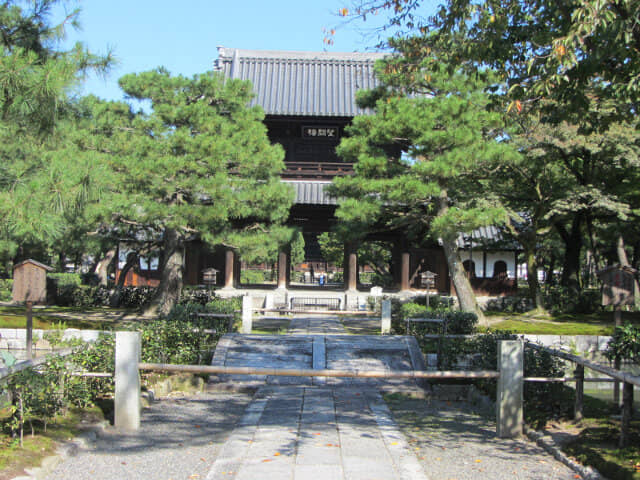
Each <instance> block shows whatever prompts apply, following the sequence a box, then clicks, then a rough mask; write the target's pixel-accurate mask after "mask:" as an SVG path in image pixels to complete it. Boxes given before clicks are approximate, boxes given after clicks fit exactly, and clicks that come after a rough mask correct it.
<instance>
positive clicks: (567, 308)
mask: <svg viewBox="0 0 640 480" xmlns="http://www.w3.org/2000/svg"><path fill="white" fill-rule="evenodd" d="M542 297H543V303H544V307H545V308H546V309H547V310H549V311H550V312H551V313H593V312H596V311H597V310H598V309H599V308H600V291H599V290H597V289H585V290H582V291H580V292H575V291H573V290H570V289H568V288H566V287H562V286H549V287H548V288H546V289H545V290H544V291H543V295H542Z"/></svg>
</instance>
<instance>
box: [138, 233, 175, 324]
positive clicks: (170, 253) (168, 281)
mask: <svg viewBox="0 0 640 480" xmlns="http://www.w3.org/2000/svg"><path fill="white" fill-rule="evenodd" d="M163 252H164V260H163V265H162V276H161V278H160V285H158V288H157V290H156V293H155V295H154V297H153V299H152V300H151V304H150V305H149V307H147V309H146V310H145V312H144V315H145V316H153V315H156V314H160V315H167V314H168V313H169V312H170V311H171V309H172V308H173V307H174V305H175V304H176V303H178V300H180V294H181V293H182V283H183V275H184V242H183V239H182V237H181V236H180V235H179V234H178V232H177V231H176V230H175V229H172V228H167V229H165V231H164V238H163Z"/></svg>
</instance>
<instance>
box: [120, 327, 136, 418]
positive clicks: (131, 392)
mask: <svg viewBox="0 0 640 480" xmlns="http://www.w3.org/2000/svg"><path fill="white" fill-rule="evenodd" d="M140 353H141V342H140V332H116V370H115V384H116V391H115V399H114V403H115V418H114V423H115V426H116V428H120V429H124V430H137V429H138V428H140V408H141V405H140V372H139V371H138V363H140Z"/></svg>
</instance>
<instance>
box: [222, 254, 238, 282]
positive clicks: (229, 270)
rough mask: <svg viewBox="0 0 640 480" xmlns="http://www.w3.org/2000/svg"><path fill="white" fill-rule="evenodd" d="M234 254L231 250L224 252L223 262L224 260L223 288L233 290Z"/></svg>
mask: <svg viewBox="0 0 640 480" xmlns="http://www.w3.org/2000/svg"><path fill="white" fill-rule="evenodd" d="M235 257H236V254H235V253H234V252H233V250H231V249H228V250H227V251H226V252H225V257H224V258H225V260H224V288H234V286H235V285H234V275H233V271H234V268H233V267H234V264H235V260H236V259H235Z"/></svg>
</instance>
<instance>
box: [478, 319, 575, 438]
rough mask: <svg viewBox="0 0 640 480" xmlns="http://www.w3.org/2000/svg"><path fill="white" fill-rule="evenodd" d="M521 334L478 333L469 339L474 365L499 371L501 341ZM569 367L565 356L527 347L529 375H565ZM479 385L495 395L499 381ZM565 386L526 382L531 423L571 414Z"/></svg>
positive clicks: (540, 422)
mask: <svg viewBox="0 0 640 480" xmlns="http://www.w3.org/2000/svg"><path fill="white" fill-rule="evenodd" d="M517 338H518V337H517V335H514V334H512V333H510V332H504V331H496V332H492V333H488V334H484V335H478V336H477V337H475V338H474V339H472V340H470V341H469V345H468V347H470V348H469V350H470V351H471V352H474V354H475V355H474V356H473V357H472V365H473V366H474V367H475V368H477V369H479V370H496V369H497V368H498V365H497V357H498V341H500V340H515V339H517ZM564 374H565V366H564V363H563V362H562V360H561V359H559V358H558V357H555V356H553V355H551V354H550V353H549V352H547V351H545V350H536V349H533V348H526V347H525V349H524V376H525V377H563V376H564ZM478 384H479V386H480V387H481V388H482V389H483V390H484V391H486V392H487V393H489V394H490V395H491V396H492V397H493V398H495V394H496V382H495V381H481V382H479V383H478ZM565 388H566V387H565V386H564V385H563V384H562V383H555V382H552V383H538V382H525V383H524V409H525V415H526V417H527V419H528V421H529V422H533V423H536V424H538V426H539V425H540V424H542V425H544V423H545V422H546V420H547V419H549V418H559V417H563V416H566V415H569V414H570V413H571V412H570V410H571V406H570V405H567V403H566V402H565V401H564V398H565V395H564V390H565Z"/></svg>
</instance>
